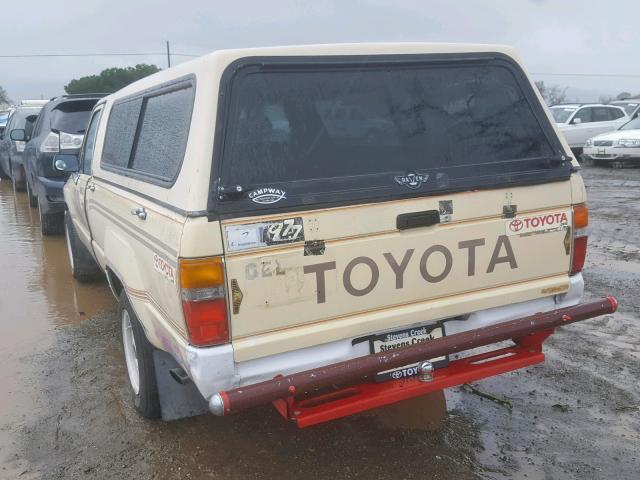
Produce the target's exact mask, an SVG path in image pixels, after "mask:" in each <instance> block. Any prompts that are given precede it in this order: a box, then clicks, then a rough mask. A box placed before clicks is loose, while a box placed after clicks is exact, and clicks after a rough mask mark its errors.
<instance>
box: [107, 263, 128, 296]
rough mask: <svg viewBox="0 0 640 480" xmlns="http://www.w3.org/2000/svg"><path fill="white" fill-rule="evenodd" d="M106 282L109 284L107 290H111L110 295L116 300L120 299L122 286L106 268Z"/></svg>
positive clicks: (112, 272)
mask: <svg viewBox="0 0 640 480" xmlns="http://www.w3.org/2000/svg"><path fill="white" fill-rule="evenodd" d="M107 282H109V288H110V289H111V293H113V294H114V295H115V297H116V298H120V294H121V293H122V290H123V289H124V285H123V284H122V282H121V281H120V279H119V278H118V276H117V275H116V274H115V272H114V271H113V270H111V269H110V268H109V267H107Z"/></svg>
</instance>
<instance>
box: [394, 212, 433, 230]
mask: <svg viewBox="0 0 640 480" xmlns="http://www.w3.org/2000/svg"><path fill="white" fill-rule="evenodd" d="M437 223H440V212H439V211H438V210H425V211H424V212H414V213H402V214H400V215H398V216H397V217H396V228H397V229H398V230H407V229H409V228H418V227H430V226H431V225H435V224H437Z"/></svg>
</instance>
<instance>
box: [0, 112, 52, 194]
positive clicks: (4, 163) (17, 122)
mask: <svg viewBox="0 0 640 480" xmlns="http://www.w3.org/2000/svg"><path fill="white" fill-rule="evenodd" d="M41 109H42V106H41V105H40V106H38V105H21V106H19V107H18V108H16V110H15V111H14V112H13V113H12V114H11V116H10V117H9V121H8V122H7V125H6V127H5V129H4V132H3V133H1V134H0V178H11V179H12V180H13V184H14V186H15V188H16V190H24V187H25V181H24V180H25V176H24V166H23V163H22V152H23V150H24V147H25V141H24V140H18V141H16V140H12V139H11V137H10V134H11V131H12V130H16V129H17V130H19V131H20V133H22V132H24V136H25V137H26V139H29V138H30V136H31V132H32V130H33V126H34V124H35V123H36V119H37V118H38V114H39V113H40V110H41Z"/></svg>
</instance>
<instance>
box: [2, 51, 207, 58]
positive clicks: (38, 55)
mask: <svg viewBox="0 0 640 480" xmlns="http://www.w3.org/2000/svg"><path fill="white" fill-rule="evenodd" d="M157 55H161V56H163V57H164V56H166V55H167V53H166V52H146V53H29V54H20V55H0V58H49V57H142V56H157ZM171 55H172V56H175V57H192V58H195V57H199V56H200V55H193V54H190V53H174V52H171Z"/></svg>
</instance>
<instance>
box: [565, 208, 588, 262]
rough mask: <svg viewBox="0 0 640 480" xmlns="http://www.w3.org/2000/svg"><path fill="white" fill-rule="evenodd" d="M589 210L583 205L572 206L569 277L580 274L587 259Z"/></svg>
mask: <svg viewBox="0 0 640 480" xmlns="http://www.w3.org/2000/svg"><path fill="white" fill-rule="evenodd" d="M588 225H589V209H588V208H587V206H586V205H585V204H584V203H581V204H579V205H574V206H573V249H572V254H571V272H570V273H569V274H570V275H575V274H576V273H580V272H581V271H582V268H583V267H584V260H585V258H586V257H587V238H588V236H587V226H588Z"/></svg>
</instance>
